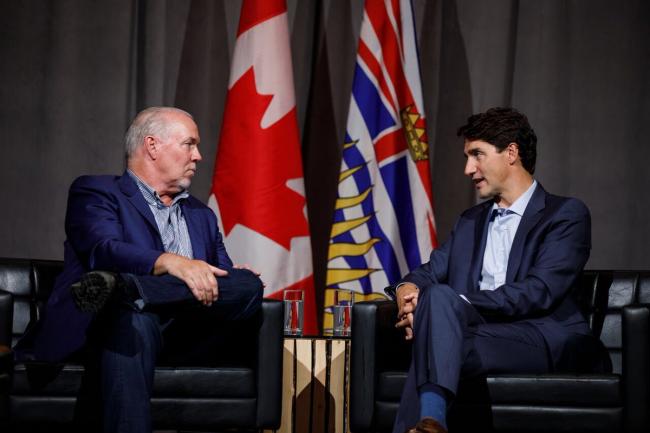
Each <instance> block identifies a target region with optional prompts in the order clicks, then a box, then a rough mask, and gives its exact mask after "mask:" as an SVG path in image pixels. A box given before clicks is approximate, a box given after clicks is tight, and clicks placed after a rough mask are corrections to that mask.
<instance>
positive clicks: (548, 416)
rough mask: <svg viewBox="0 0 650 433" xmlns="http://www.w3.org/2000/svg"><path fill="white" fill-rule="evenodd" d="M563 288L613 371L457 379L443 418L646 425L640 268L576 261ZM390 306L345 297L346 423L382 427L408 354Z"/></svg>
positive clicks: (554, 426)
mask: <svg viewBox="0 0 650 433" xmlns="http://www.w3.org/2000/svg"><path fill="white" fill-rule="evenodd" d="M572 295H573V296H575V297H576V300H577V301H578V303H579V305H580V306H581V308H582V309H583V311H584V313H585V316H586V317H587V319H588V321H589V324H590V326H591V328H592V329H593V331H594V333H595V335H598V336H599V337H600V339H601V341H602V342H603V343H604V345H605V347H606V348H607V350H608V351H609V354H610V358H611V360H612V364H613V372H612V373H606V374H578V373H575V374H559V373H554V374H543V375H531V374H498V375H496V374H495V375H489V376H487V377H482V378H478V379H471V380H462V381H461V384H460V388H459V391H458V395H457V398H456V400H455V401H454V403H453V404H452V406H451V408H450V413H449V418H448V422H449V429H450V431H451V432H452V433H456V432H478V431H480V432H505V431H508V432H521V433H523V432H569V431H571V432H603V433H605V432H608V433H613V432H647V431H650V422H649V418H650V417H649V415H648V413H649V411H650V341H649V338H650V309H649V308H648V307H647V306H646V305H645V304H647V303H649V302H650V272H645V271H644V272H616V271H585V272H584V273H583V275H582V277H581V279H580V281H579V282H578V284H577V287H576V288H575V290H574V292H573V294H572ZM396 315H397V309H396V306H395V303H394V302H392V301H374V302H362V303H357V304H355V305H354V308H353V320H352V354H351V365H350V426H351V430H352V431H353V432H354V433H359V432H390V431H391V428H392V424H393V421H394V419H395V415H396V413H397V408H398V406H399V400H400V397H401V392H402V388H403V385H404V382H405V379H406V372H407V370H408V366H409V364H410V357H411V349H410V345H409V344H408V343H407V342H405V341H404V339H403V336H402V332H401V331H399V330H397V329H395V327H394V323H395V317H396ZM577 356H589V354H587V353H582V354H578V355H577Z"/></svg>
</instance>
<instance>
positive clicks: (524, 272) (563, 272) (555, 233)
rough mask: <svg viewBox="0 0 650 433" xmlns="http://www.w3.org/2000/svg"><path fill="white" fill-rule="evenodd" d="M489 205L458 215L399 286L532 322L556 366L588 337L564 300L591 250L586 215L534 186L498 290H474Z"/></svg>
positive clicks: (489, 315) (490, 315) (495, 316)
mask: <svg viewBox="0 0 650 433" xmlns="http://www.w3.org/2000/svg"><path fill="white" fill-rule="evenodd" d="M493 203H494V202H493V201H492V200H489V201H487V202H484V203H481V204H479V205H477V206H474V207H472V208H470V209H468V210H466V211H465V212H463V214H462V215H461V216H460V218H459V219H458V221H457V222H456V225H455V227H454V230H453V231H452V234H451V237H450V239H449V240H448V241H447V242H445V243H444V244H443V245H442V246H441V247H440V248H437V249H435V250H434V251H433V252H432V253H431V257H430V259H429V262H428V263H425V264H423V265H421V266H420V267H418V268H416V269H415V270H413V271H412V272H411V273H409V274H408V275H406V276H405V277H404V278H403V280H402V281H403V282H412V283H414V284H415V285H417V286H418V287H420V289H422V290H427V289H430V288H431V287H432V286H433V285H434V284H439V283H440V284H447V285H449V286H451V287H452V288H453V289H454V290H455V291H456V292H457V293H458V294H462V295H465V296H466V297H467V299H468V300H469V301H470V302H471V303H472V305H473V306H474V307H476V309H477V310H478V311H479V312H480V313H481V315H482V316H483V317H485V318H486V320H487V321H497V322H499V321H504V322H505V321H507V322H511V321H527V322H530V323H532V324H533V325H534V326H535V327H536V328H537V329H539V331H540V332H541V333H542V335H543V336H544V339H545V340H546V343H547V344H548V347H549V350H550V353H551V357H552V360H553V362H554V365H557V363H558V361H559V360H560V359H561V357H562V355H563V353H564V348H565V345H567V343H569V341H570V340H571V338H572V337H573V336H574V335H575V334H578V335H589V334H590V333H591V331H590V330H589V327H588V325H587V322H586V321H585V318H584V316H583V315H582V313H581V312H580V310H579V309H578V306H577V305H576V303H575V302H574V300H573V298H572V297H571V296H570V292H571V288H572V286H573V284H574V283H575V281H576V279H577V278H578V276H579V274H580V272H581V271H582V269H583V267H584V265H585V263H586V262H587V259H588V258H589V251H590V249H591V218H590V215H589V210H588V209H587V207H586V206H585V205H584V204H583V203H582V202H581V201H579V200H577V199H574V198H566V197H559V196H555V195H552V194H548V193H547V192H546V191H545V190H544V189H543V188H542V186H541V185H539V184H538V186H537V188H536V189H535V191H534V193H533V195H532V197H531V199H530V201H529V202H528V206H527V207H526V210H525V212H524V215H523V216H522V219H521V222H520V224H519V227H518V228H517V232H516V233H515V238H514V240H513V243H512V249H511V251H510V256H509V258H508V267H507V272H506V281H505V284H504V285H502V286H500V287H498V288H497V289H496V290H493V291H487V290H479V285H478V282H479V278H480V275H481V269H482V267H483V254H484V251H485V244H486V240H487V226H488V218H489V216H490V210H491V208H492V205H493Z"/></svg>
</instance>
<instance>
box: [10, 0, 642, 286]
mask: <svg viewBox="0 0 650 433" xmlns="http://www.w3.org/2000/svg"><path fill="white" fill-rule="evenodd" d="M413 4H414V10H415V21H416V27H417V32H418V41H419V52H420V62H421V71H422V85H423V89H424V92H425V95H424V99H425V106H426V114H427V118H428V128H429V131H428V136H429V139H430V144H431V146H430V147H431V158H432V159H431V161H432V164H431V166H432V174H433V191H434V195H435V197H434V201H435V215H436V220H437V228H438V232H439V237H440V238H441V239H442V240H444V239H446V238H447V236H448V233H449V230H450V228H451V227H452V225H453V222H454V220H455V218H456V216H457V215H458V214H459V212H460V211H462V210H463V209H464V208H466V207H468V206H469V205H471V204H473V203H474V202H475V197H474V194H473V192H472V188H471V186H470V184H469V182H468V180H466V179H465V178H464V176H463V174H462V171H463V164H464V158H463V156H462V143H461V142H460V141H459V139H458V138H457V137H456V136H455V130H456V128H457V126H458V125H460V124H462V123H463V122H464V120H465V119H466V117H467V116H468V115H469V114H471V113H472V112H476V111H479V110H484V109H486V108H488V107H490V106H495V105H512V106H515V107H517V108H519V109H520V110H522V111H523V112H525V113H527V114H528V116H529V118H530V121H531V123H532V124H533V126H534V128H535V129H536V131H537V133H538V136H539V150H538V155H539V156H538V168H537V173H536V177H537V179H538V180H539V181H541V182H542V183H543V184H544V186H545V187H546V188H547V189H548V190H549V191H552V192H555V193H557V194H562V195H571V196H576V197H579V198H581V199H582V200H584V201H585V202H586V203H587V205H588V206H589V208H590V209H591V213H592V220H593V250H592V254H591V259H590V261H589V263H588V267H591V268H626V269H641V268H645V269H647V268H650V260H648V255H647V253H646V252H647V251H648V245H650V228H648V224H647V222H646V220H647V216H648V215H649V214H650V204H649V203H650V201H649V200H648V191H650V174H649V172H648V163H647V160H646V158H645V150H647V149H648V140H649V139H648V133H647V129H648V125H650V74H649V73H648V71H649V70H650V26H649V25H648V23H649V22H650V2H647V1H645V0H636V1H635V0H628V1H624V2H612V1H606V0H600V1H587V0H582V1H579V0H575V1H559V0H545V1H541V0H540V1H535V2H532V1H515V0H510V1H508V0H493V1H489V2H487V1H482V0H432V1H425V0H414V3H413ZM240 5H241V2H240V1H236V0H235V1H227V0H148V1H145V0H137V1H136V0H133V1H130V0H111V1H108V0H104V1H99V0H98V1H89V0H57V1H53V0H52V1H44V0H40V1H39V0H24V1H14V2H12V1H2V2H0V137H1V141H0V142H1V146H2V158H0V164H1V165H0V176H2V179H1V181H2V182H1V184H2V187H3V188H2V191H1V192H0V194H1V196H0V197H1V200H2V204H3V206H2V208H3V211H2V212H1V213H0V256H7V257H33V258H45V259H60V258H62V242H63V240H64V232H63V223H64V214H65V205H66V196H67V189H68V186H69V184H70V182H71V181H72V179H73V178H75V177H76V176H78V175H80V174H90V173H95V174H100V173H101V174H104V173H120V172H121V171H122V170H123V168H124V160H123V150H122V136H123V134H124V131H125V130H126V128H127V126H128V123H129V120H130V119H131V118H132V117H133V116H134V114H135V113H136V112H137V111H138V110H140V109H142V108H144V107H146V106H149V105H161V104H164V105H176V106H179V107H181V108H184V109H186V110H189V111H190V112H192V113H193V114H194V115H195V117H196V119H197V123H198V125H199V128H200V131H201V135H202V145H201V149H202V153H203V156H204V161H203V163H202V165H201V169H200V172H199V174H198V175H197V177H196V178H195V182H194V184H193V185H192V192H193V193H194V194H195V195H196V196H198V197H199V198H201V199H203V200H206V199H207V197H208V194H209V189H210V183H211V179H212V168H213V163H214V156H215V153H216V146H217V141H218V136H219V129H220V123H221V117H222V114H223V106H224V102H225V96H226V90H227V82H228V74H229V67H230V58H231V56H232V50H233V47H234V40H235V33H236V30H237V24H238V18H239V9H240ZM288 7H289V21H290V25H291V45H292V51H293V59H294V74H295V87H296V98H297V107H298V114H299V122H300V127H301V134H302V137H303V156H304V167H305V180H306V186H307V195H308V204H309V206H310V219H311V221H310V224H311V229H312V236H313V245H314V260H315V272H316V279H317V283H318V284H319V286H320V287H322V284H323V276H324V269H325V261H324V260H325V257H326V255H325V254H326V248H327V241H328V234H329V223H330V217H331V206H332V203H333V200H334V197H335V194H336V176H337V173H338V169H339V158H340V147H341V143H342V141H343V136H344V133H345V123H346V117H347V110H348V103H349V94H350V88H351V82H352V71H353V64H354V60H355V54H356V43H357V38H358V34H359V28H360V24H361V18H362V15H363V1H362V0H354V1H344V0H329V1H325V0H324V1H318V0H290V1H289V2H288Z"/></svg>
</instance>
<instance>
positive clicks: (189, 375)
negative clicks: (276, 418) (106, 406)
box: [12, 363, 256, 398]
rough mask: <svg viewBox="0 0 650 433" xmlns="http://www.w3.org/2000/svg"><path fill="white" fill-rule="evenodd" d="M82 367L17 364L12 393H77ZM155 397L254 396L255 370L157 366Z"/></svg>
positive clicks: (72, 365)
mask: <svg viewBox="0 0 650 433" xmlns="http://www.w3.org/2000/svg"><path fill="white" fill-rule="evenodd" d="M83 372H84V369H83V367H82V366H81V365H75V364H64V365H52V364H38V363H30V364H28V365H26V364H18V365H16V367H15V370H14V379H13V392H12V393H13V394H14V395H33V394H34V395H42V396H76V395H77V392H78V390H79V388H80V386H81V378H82V376H83ZM153 395H154V397H162V398H164V397H174V398H181V397H188V398H254V397H255V396H256V383H255V374H254V372H253V370H251V369H249V368H233V367H219V368H207V367H157V368H156V375H155V379H154V391H153Z"/></svg>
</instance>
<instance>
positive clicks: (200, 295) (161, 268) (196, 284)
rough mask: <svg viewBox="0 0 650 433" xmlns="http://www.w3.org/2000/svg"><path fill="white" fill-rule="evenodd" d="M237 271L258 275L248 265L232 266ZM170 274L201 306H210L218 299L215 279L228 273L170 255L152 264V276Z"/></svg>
mask: <svg viewBox="0 0 650 433" xmlns="http://www.w3.org/2000/svg"><path fill="white" fill-rule="evenodd" d="M233 267H234V268H237V269H248V270H250V271H252V272H253V273H254V274H255V275H257V276H259V275H260V273H259V272H257V271H255V270H253V269H251V268H250V267H249V266H248V265H234V266H233ZM165 273H167V274H170V275H173V276H175V277H176V278H179V279H181V280H183V282H184V283H185V284H186V285H187V287H188V288H189V289H190V291H191V292H192V294H193V295H194V297H195V298H196V299H197V300H198V301H199V302H201V303H202V304H203V305H207V306H210V305H212V303H213V302H214V301H216V300H217V299H218V298H219V283H218V281H217V277H225V276H226V275H228V271H226V270H223V269H220V268H218V267H216V266H212V265H211V264H209V263H207V262H205V261H203V260H194V259H188V258H187V257H183V256H179V255H177V254H172V253H163V254H161V255H160V257H158V260H156V263H154V275H161V274H165Z"/></svg>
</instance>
